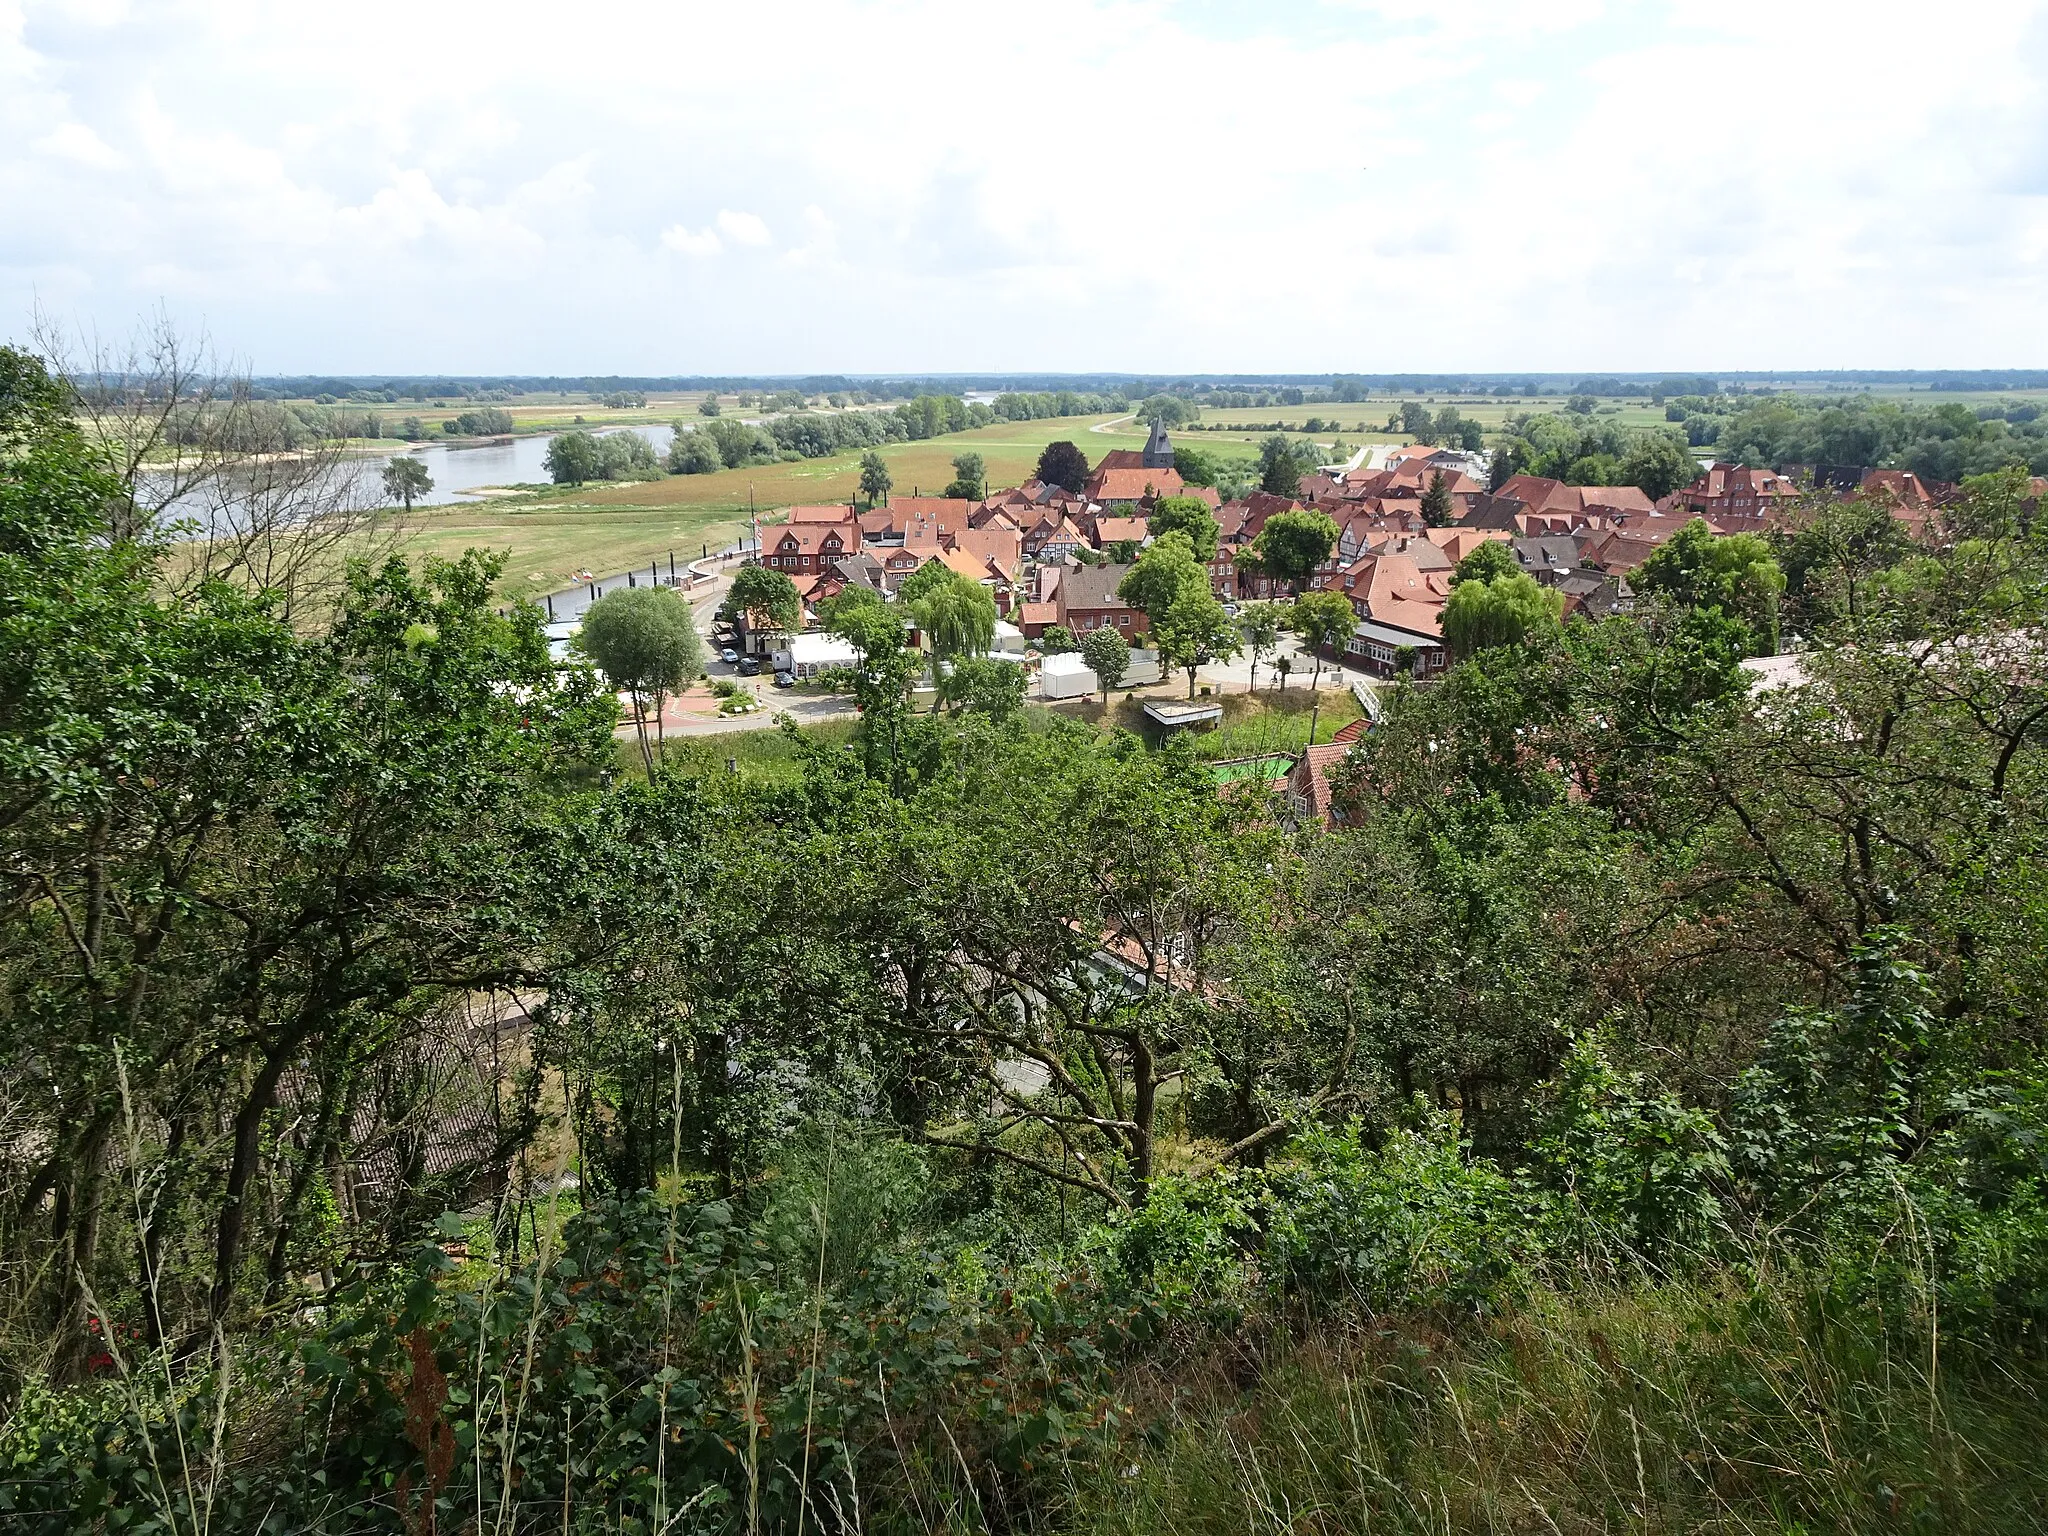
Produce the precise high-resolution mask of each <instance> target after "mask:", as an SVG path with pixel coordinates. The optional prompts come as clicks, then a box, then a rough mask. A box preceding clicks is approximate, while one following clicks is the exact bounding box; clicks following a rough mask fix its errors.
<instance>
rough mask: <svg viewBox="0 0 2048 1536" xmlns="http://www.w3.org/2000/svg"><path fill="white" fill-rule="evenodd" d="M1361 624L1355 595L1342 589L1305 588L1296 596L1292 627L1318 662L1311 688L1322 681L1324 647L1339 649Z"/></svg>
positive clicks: (1311, 679) (1311, 680)
mask: <svg viewBox="0 0 2048 1536" xmlns="http://www.w3.org/2000/svg"><path fill="white" fill-rule="evenodd" d="M1357 627H1358V616H1357V614H1355V613H1353V612H1352V610H1351V599H1350V598H1348V597H1346V596H1345V595H1344V594H1343V593H1342V592H1304V593H1302V595H1301V596H1300V597H1297V598H1296V599H1295V600H1294V615H1293V620H1292V628H1293V630H1294V632H1295V633H1296V634H1297V635H1299V636H1301V642H1302V644H1304V645H1306V646H1307V647H1308V648H1309V652H1310V654H1311V655H1313V656H1314V657H1315V662H1316V669H1315V675H1314V676H1313V677H1312V678H1310V679H1309V687H1310V689H1311V690H1313V689H1314V688H1315V687H1316V686H1317V685H1318V684H1319V683H1321V682H1322V678H1323V647H1325V646H1328V647H1329V648H1330V649H1331V650H1333V651H1334V650H1336V649H1338V648H1339V647H1340V646H1342V645H1344V644H1345V643H1346V642H1348V641H1349V640H1350V639H1351V636H1352V634H1353V633H1354V632H1355V631H1356V629H1357ZM1282 660H1283V662H1284V660H1285V658H1284V657H1283V658H1282Z"/></svg>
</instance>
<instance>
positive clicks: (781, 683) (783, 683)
mask: <svg viewBox="0 0 2048 1536" xmlns="http://www.w3.org/2000/svg"><path fill="white" fill-rule="evenodd" d="M775 686H776V687H778V688H794V687H795V686H796V674H795V673H794V672H778V673H776V674H775Z"/></svg>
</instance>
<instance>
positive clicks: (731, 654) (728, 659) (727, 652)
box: [718, 645, 740, 667]
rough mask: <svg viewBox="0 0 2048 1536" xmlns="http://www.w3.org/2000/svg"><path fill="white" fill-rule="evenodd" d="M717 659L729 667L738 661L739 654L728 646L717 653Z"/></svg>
mask: <svg viewBox="0 0 2048 1536" xmlns="http://www.w3.org/2000/svg"><path fill="white" fill-rule="evenodd" d="M718 659H719V660H720V661H722V662H724V663H725V664H726V665H727V666H728V667H729V666H732V665H733V664H734V663H735V662H737V661H738V660H739V659H740V653H739V652H738V651H736V650H734V649H733V648H732V647H731V646H729V645H728V646H727V647H726V648H725V649H724V650H722V651H720V652H719V653H718Z"/></svg>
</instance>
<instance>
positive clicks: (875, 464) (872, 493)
mask: <svg viewBox="0 0 2048 1536" xmlns="http://www.w3.org/2000/svg"><path fill="white" fill-rule="evenodd" d="M895 483H896V482H895V480H893V479H892V478H890V475H889V465H888V462H887V461H886V460H885V459H883V457H882V455H881V451H880V450H879V449H875V448H870V449H869V450H868V451H867V452H866V453H864V454H862V455H861V456H860V493H861V495H862V496H864V497H866V498H867V504H868V505H869V506H871V507H872V506H877V505H880V506H884V507H886V506H887V505H888V504H889V489H890V487H891V486H893V485H895Z"/></svg>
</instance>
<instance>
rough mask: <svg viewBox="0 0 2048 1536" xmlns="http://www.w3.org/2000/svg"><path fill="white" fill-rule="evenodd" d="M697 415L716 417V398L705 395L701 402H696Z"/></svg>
mask: <svg viewBox="0 0 2048 1536" xmlns="http://www.w3.org/2000/svg"><path fill="white" fill-rule="evenodd" d="M697 414H698V415H699V416H716V415H717V414H718V396H716V395H706V396H705V397H704V398H703V399H702V400H699V401H698V402H697Z"/></svg>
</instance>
